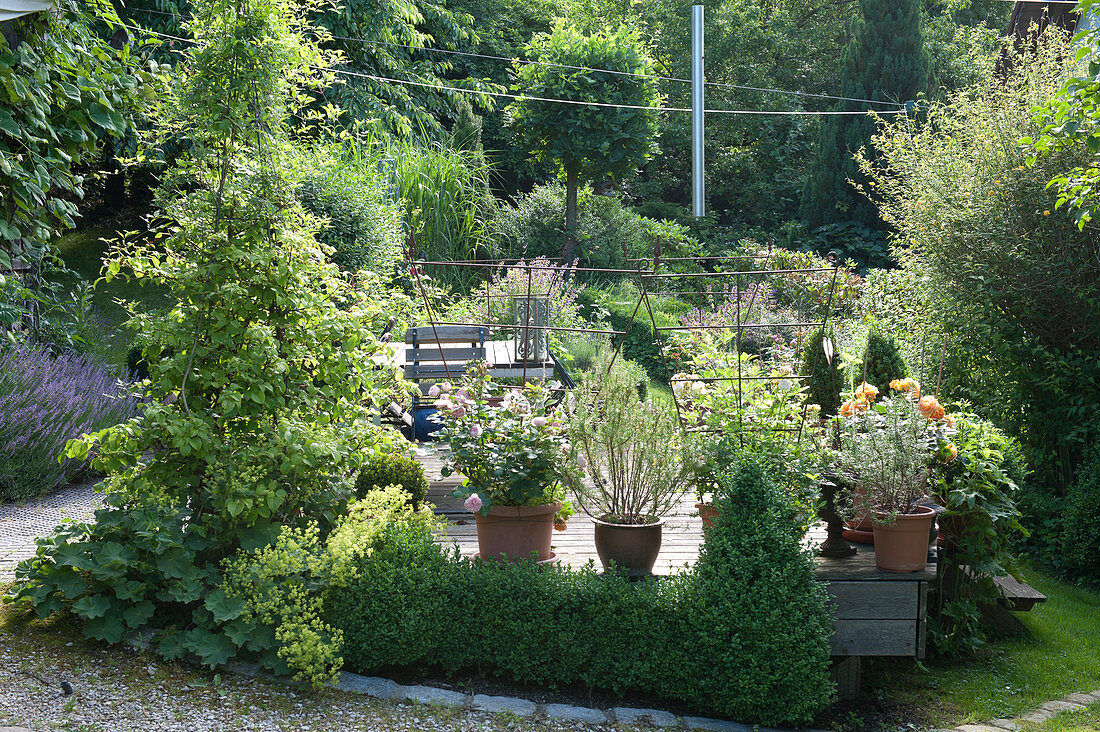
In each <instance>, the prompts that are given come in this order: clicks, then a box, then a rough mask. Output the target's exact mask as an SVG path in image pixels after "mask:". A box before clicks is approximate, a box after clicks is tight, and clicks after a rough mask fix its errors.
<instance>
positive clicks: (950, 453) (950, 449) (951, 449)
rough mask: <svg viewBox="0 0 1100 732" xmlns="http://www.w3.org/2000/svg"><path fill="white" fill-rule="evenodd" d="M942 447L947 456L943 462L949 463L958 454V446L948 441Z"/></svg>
mask: <svg viewBox="0 0 1100 732" xmlns="http://www.w3.org/2000/svg"><path fill="white" fill-rule="evenodd" d="M944 449H945V450H947V457H946V458H944V460H943V461H944V462H945V463H949V462H951V461H952V460H954V459H955V458H957V457H958V456H959V448H957V447H955V443H954V442H949V443H948V444H947V447H945V448H944Z"/></svg>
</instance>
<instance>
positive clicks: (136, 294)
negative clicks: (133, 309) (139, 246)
mask: <svg viewBox="0 0 1100 732" xmlns="http://www.w3.org/2000/svg"><path fill="white" fill-rule="evenodd" d="M135 226H137V224H130V225H126V226H124V227H123V228H135ZM118 231H119V227H118V225H115V224H109V223H103V224H94V225H90V226H86V227H82V228H79V229H75V230H73V231H69V232H67V233H66V234H64V235H62V236H61V237H59V238H58V240H57V242H56V243H55V246H56V249H57V253H58V256H60V257H61V260H62V261H63V262H65V265H66V266H67V267H68V268H69V269H71V270H73V271H74V272H75V273H76V274H77V275H79V276H80V277H81V278H82V279H85V280H87V281H88V282H93V283H96V284H95V290H94V292H93V296H92V303H93V306H92V313H91V314H90V321H91V326H92V327H90V328H89V329H88V331H89V333H88V334H87V335H86V337H87V338H88V340H89V343H90V345H89V349H90V351H91V352H92V353H93V354H95V355H97V356H99V357H100V358H103V359H105V360H107V361H109V362H111V363H114V364H119V365H121V364H124V363H125V362H126V351H127V350H128V349H129V347H130V344H131V343H132V342H133V333H131V332H130V331H128V330H126V328H125V327H124V326H123V324H124V323H125V322H126V320H127V319H128V317H129V316H128V315H127V313H126V310H125V308H123V307H122V306H121V305H120V304H118V301H119V300H124V301H128V302H135V303H138V304H139V305H140V307H141V308H142V309H146V310H152V309H158V308H163V307H166V306H167V305H168V304H169V296H168V291H167V290H166V289H165V288H163V287H159V286H157V285H154V284H151V283H149V282H148V281H145V282H142V281H138V280H126V279H124V278H121V277H119V278H116V279H114V280H113V281H111V282H96V280H98V279H99V277H100V275H101V271H102V269H103V257H104V255H105V254H106V253H107V252H108V250H109V249H110V245H109V244H108V242H107V240H110V239H114V238H117V236H118ZM66 284H68V283H66Z"/></svg>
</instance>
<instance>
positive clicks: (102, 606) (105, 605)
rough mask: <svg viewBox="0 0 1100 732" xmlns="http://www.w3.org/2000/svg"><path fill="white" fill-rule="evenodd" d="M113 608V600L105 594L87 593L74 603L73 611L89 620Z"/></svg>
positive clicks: (101, 615) (99, 616)
mask: <svg viewBox="0 0 1100 732" xmlns="http://www.w3.org/2000/svg"><path fill="white" fill-rule="evenodd" d="M110 609H111V601H110V600H108V599H107V598H106V597H104V596H103V595H86V596H85V597H82V598H80V599H79V600H77V601H76V602H74V603H73V612H74V613H76V614H77V615H79V616H81V617H83V618H87V619H89V620H91V619H94V618H101V617H103V616H104V615H106V614H107V612H108V611H109V610H110Z"/></svg>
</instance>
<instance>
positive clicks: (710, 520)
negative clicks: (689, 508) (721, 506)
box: [695, 503, 718, 529]
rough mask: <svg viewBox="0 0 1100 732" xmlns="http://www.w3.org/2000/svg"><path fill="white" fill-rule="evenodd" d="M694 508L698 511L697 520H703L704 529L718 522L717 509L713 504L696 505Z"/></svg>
mask: <svg viewBox="0 0 1100 732" xmlns="http://www.w3.org/2000/svg"><path fill="white" fill-rule="evenodd" d="M695 508H697V509H698V510H699V518H701V519H703V528H704V529H709V528H710V527H711V526H714V522H715V521H717V520H718V509H717V508H715V507H714V504H713V503H696V504H695Z"/></svg>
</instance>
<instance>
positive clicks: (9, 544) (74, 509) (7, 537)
mask: <svg viewBox="0 0 1100 732" xmlns="http://www.w3.org/2000/svg"><path fill="white" fill-rule="evenodd" d="M95 483H96V481H89V482H87V483H84V484H81V485H72V486H66V487H64V488H59V489H58V490H56V491H54V492H53V493H50V494H48V495H46V496H43V497H42V498H36V499H34V500H31V501H24V502H22V503H4V504H0V583H7V582H10V581H11V580H13V579H14V578H15V575H14V574H13V570H14V568H15V565H16V564H18V563H19V562H21V561H23V560H24V559H26V558H27V557H32V556H34V552H35V549H36V548H37V547H35V545H34V540H35V538H36V537H39V536H42V535H44V534H48V533H50V532H51V531H52V530H53V529H54V527H56V526H57V525H58V524H60V523H62V522H64V521H87V520H89V519H91V518H92V516H93V514H94V513H95V510H96V509H97V508H98V507H99V506H100V504H101V501H102V497H101V496H99V495H98V494H96V492H95V491H94V490H93V487H94V486H95Z"/></svg>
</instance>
